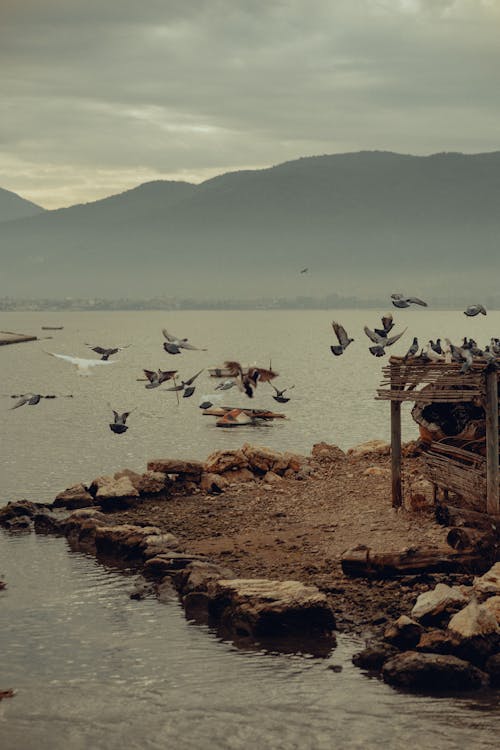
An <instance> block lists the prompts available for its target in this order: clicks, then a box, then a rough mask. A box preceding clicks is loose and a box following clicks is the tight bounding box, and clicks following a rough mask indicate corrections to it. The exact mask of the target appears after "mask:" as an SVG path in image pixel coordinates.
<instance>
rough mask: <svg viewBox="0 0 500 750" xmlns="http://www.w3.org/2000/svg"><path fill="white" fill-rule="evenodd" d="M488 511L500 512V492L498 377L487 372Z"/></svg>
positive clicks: (494, 373) (494, 372)
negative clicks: (499, 485)
mask: <svg viewBox="0 0 500 750" xmlns="http://www.w3.org/2000/svg"><path fill="white" fill-rule="evenodd" d="M485 395H486V403H485V406H486V511H487V512H488V513H494V514H498V513H499V512H500V506H499V496H498V495H499V493H498V377H497V372H496V370H492V371H491V372H488V373H487V374H486V394H485Z"/></svg>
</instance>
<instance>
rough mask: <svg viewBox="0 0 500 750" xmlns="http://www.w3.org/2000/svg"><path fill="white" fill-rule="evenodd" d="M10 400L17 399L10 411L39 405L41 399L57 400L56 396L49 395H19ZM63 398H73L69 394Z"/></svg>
mask: <svg viewBox="0 0 500 750" xmlns="http://www.w3.org/2000/svg"><path fill="white" fill-rule="evenodd" d="M11 398H17V399H19V400H18V402H17V403H16V404H14V406H11V407H10V408H11V410H12V409H19V407H20V406H24V405H25V404H27V405H28V406H36V404H39V403H40V401H41V399H42V398H48V399H53V398H57V396H56V395H52V394H49V395H47V396H42V394H41V393H19V394H18V395H16V396H11ZM64 398H73V395H72V394H70V395H68V396H64Z"/></svg>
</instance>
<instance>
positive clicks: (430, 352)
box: [426, 341, 444, 362]
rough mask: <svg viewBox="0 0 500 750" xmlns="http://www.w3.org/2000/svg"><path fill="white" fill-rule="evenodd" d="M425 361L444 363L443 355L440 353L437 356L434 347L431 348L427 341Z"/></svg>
mask: <svg viewBox="0 0 500 750" xmlns="http://www.w3.org/2000/svg"><path fill="white" fill-rule="evenodd" d="M426 355H427V359H428V360H430V361H431V362H444V354H443V353H442V352H441V354H439V353H438V352H437V351H436V350H435V349H434V347H433V346H432V343H431V342H430V341H429V343H428V344H427V351H426Z"/></svg>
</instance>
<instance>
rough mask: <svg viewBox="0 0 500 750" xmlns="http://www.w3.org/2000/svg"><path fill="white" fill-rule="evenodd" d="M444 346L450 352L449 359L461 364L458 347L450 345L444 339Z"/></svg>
mask: <svg viewBox="0 0 500 750" xmlns="http://www.w3.org/2000/svg"><path fill="white" fill-rule="evenodd" d="M445 341H446V345H447V347H448V348H449V350H450V354H451V358H452V360H453V361H454V362H458V363H460V362H462V360H463V357H462V349H461V348H460V347H459V346H455V345H454V344H452V343H451V341H450V339H445Z"/></svg>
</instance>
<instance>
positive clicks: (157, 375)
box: [143, 370, 177, 388]
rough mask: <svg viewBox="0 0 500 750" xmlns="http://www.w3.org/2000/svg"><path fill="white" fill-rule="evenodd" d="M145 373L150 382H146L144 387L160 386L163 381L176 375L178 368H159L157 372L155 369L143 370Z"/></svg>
mask: <svg viewBox="0 0 500 750" xmlns="http://www.w3.org/2000/svg"><path fill="white" fill-rule="evenodd" d="M143 373H144V375H145V376H146V377H147V379H148V380H149V383H146V385H145V386H144V387H145V388H158V386H160V385H161V384H162V383H165V382H166V381H167V380H171V379H172V378H173V377H175V375H176V374H177V370H158V372H155V371H154V370H143Z"/></svg>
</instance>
